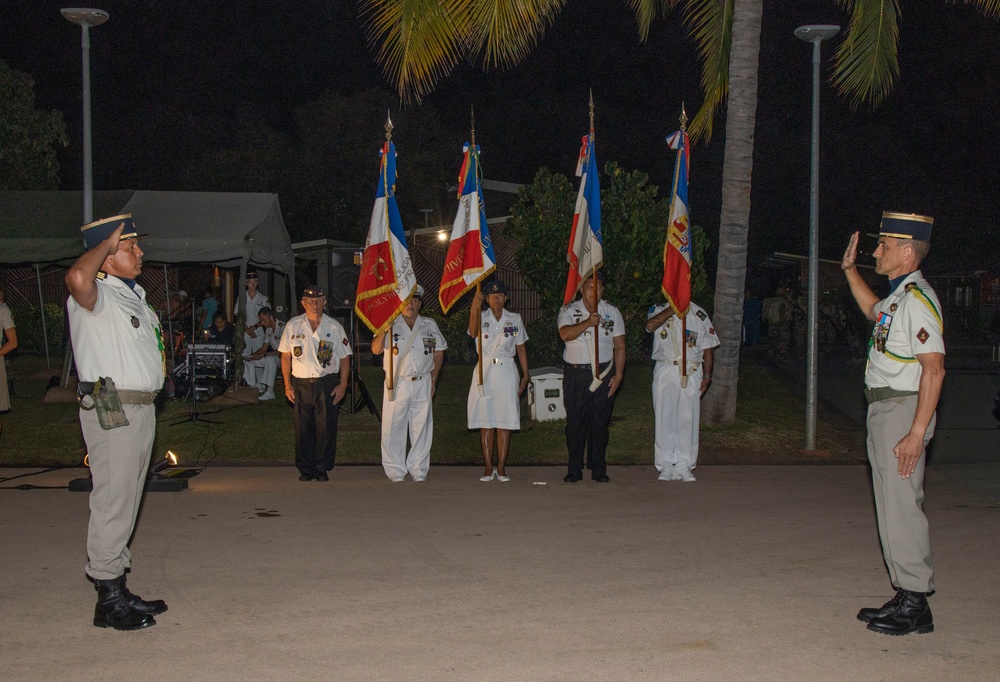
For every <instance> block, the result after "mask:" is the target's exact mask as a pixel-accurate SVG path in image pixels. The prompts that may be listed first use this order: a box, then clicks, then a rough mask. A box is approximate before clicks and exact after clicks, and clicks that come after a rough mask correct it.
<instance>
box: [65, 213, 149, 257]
mask: <svg viewBox="0 0 1000 682" xmlns="http://www.w3.org/2000/svg"><path fill="white" fill-rule="evenodd" d="M123 224H124V227H122V236H121V238H122V239H138V238H140V237H145V236H146V235H144V234H139V233H138V232H136V229H135V222H134V221H133V220H132V214H131V213H123V214H121V215H116V216H112V217H110V218H102V219H101V220H95V221H94V222H92V223H87V224H86V225H84V226H83V227H81V228H80V232H82V233H83V247H84V248H85V249H87V250H88V251H89V250H90V249H92V248H94V247H95V246H97V245H98V244H100V243H101V242H103V241H104V240H105V239H107V238H108V237H110V236H111V233H112V232H114V231H115V230H117V229H118V226H119V225H123Z"/></svg>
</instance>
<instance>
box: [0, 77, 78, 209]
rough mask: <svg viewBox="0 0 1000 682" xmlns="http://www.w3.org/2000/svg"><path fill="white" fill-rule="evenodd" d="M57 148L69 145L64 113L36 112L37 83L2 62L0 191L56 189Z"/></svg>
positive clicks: (57, 171)
mask: <svg viewBox="0 0 1000 682" xmlns="http://www.w3.org/2000/svg"><path fill="white" fill-rule="evenodd" d="M57 144H59V145H62V146H63V147H65V146H66V145H67V144H68V142H67V140H66V124H65V123H64V122H63V118H62V113H61V112H59V111H55V110H53V111H41V110H39V109H36V108H35V81H34V79H32V77H31V76H29V75H28V74H26V73H23V72H21V71H16V70H14V69H12V68H10V66H8V65H7V63H6V62H5V61H3V60H2V59H0V190H46V189H57V188H58V187H59V161H58V159H57V158H56V150H55V146H56V145H57Z"/></svg>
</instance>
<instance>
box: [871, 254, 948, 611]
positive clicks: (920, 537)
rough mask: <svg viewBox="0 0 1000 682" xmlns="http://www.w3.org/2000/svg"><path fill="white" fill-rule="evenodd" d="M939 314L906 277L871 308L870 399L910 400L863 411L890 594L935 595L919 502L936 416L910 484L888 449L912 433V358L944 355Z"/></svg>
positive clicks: (931, 297) (920, 286) (928, 295)
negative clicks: (899, 590)
mask: <svg viewBox="0 0 1000 682" xmlns="http://www.w3.org/2000/svg"><path fill="white" fill-rule="evenodd" d="M940 311H941V303H940V302H939V301H938V298H937V294H935V293H934V290H933V289H932V288H931V286H930V284H928V283H927V280H925V279H924V277H923V275H922V274H921V273H920V271H919V270H918V271H916V272H912V273H910V274H909V275H907V276H906V277H905V278H904V279H903V280H902V281H901V282H900V283H899V284H898V285H897V286H896V288H895V289H894V290H893V291H892V293H890V294H889V296H888V297H886V298H884V299H883V300H881V301H879V302H878V303H876V304H875V316H876V319H875V327H874V328H873V331H872V345H871V347H870V348H869V351H868V366H867V368H866V369H865V386H866V387H867V388H868V390H869V391H872V389H875V390H881V391H884V390H886V389H889V390H892V391H898V392H902V393H909V394H910V395H901V396H897V397H889V396H886V397H884V398H883V397H881V396H872V397H874V398H875V400H874V401H872V402H870V404H869V405H868V459H869V461H870V462H871V465H872V488H873V490H874V492H875V510H876V512H877V516H878V527H879V537H880V538H881V540H882V552H883V556H884V558H885V563H886V566H887V567H888V568H889V577H890V578H891V579H892V584H893V585H894V586H895V587H897V588H902V589H904V590H910V591H913V592H931V591H933V590H934V566H933V563H932V561H931V545H930V531H929V528H928V525H927V517H926V516H925V515H924V510H923V499H924V465H925V464H926V460H927V457H926V447H927V443H928V442H929V441H930V439H931V438H932V437H933V436H934V426H935V422H936V420H937V415H936V414H935V416H934V417H932V418H931V421H930V424H929V425H928V427H927V432H926V433H925V434H924V448H925V451H924V452H923V453H922V454H921V456H920V459H919V460H917V465H916V468H915V469H914V470H913V473H912V474H910V477H909V478H906V479H904V478H901V477H900V475H899V470H898V461H897V459H896V456H895V454H894V453H893V448H895V447H896V444H897V443H899V441H900V440H902V438H903V437H904V436H905V435H906V434H907V433H908V432H909V430H910V427H911V426H912V425H913V417H914V414H915V413H916V409H917V395H916V393H917V390H918V388H919V386H920V374H921V367H920V363H919V362H918V361H917V358H916V356H917V355H920V354H923V353H942V354H943V353H944V338H943V331H944V327H943V322H942V319H941V312H940ZM883 339H884V350H883V347H882V340H883ZM872 397H870V398H869V399H870V400H871V398H872Z"/></svg>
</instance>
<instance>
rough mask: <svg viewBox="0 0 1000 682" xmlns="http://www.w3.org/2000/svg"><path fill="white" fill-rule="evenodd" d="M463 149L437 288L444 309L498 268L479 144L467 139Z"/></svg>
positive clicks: (447, 308)
mask: <svg viewBox="0 0 1000 682" xmlns="http://www.w3.org/2000/svg"><path fill="white" fill-rule="evenodd" d="M462 149H463V151H464V153H465V158H464V159H463V161H462V169H461V170H460V171H459V173H458V202H459V203H458V213H456V214H455V224H454V225H453V226H452V228H451V241H450V242H449V243H448V255H447V256H446V257H445V259H444V272H443V273H442V274H441V287H440V288H439V289H438V300H439V301H441V311H442V312H445V313H446V312H448V310H449V309H450V308H451V307H452V306H453V305H455V301H457V300H458V299H459V298H461V296H462V294H464V293H465V292H466V291H468V290H469V289H471V288H472V287H474V286H476V283H477V282H479V281H480V280H482V279H483V278H484V277H486V276H487V275H488V274H490V273H491V272H493V270H495V269H496V257H495V256H494V255H493V242H492V240H491V239H490V228H489V227H488V226H487V225H486V205H485V203H484V202H483V188H482V178H481V177H480V168H479V146H478V145H477V146H476V148H475V149H472V148H471V146H470V145H469V143H468V142H466V143H465V145H464V147H463V148H462Z"/></svg>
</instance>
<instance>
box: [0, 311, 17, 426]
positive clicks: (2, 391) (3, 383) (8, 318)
mask: <svg viewBox="0 0 1000 682" xmlns="http://www.w3.org/2000/svg"><path fill="white" fill-rule="evenodd" d="M14 327H15V325H14V316H13V315H11V314H10V308H9V307H7V304H6V303H0V337H3V332H4V331H5V330H7V329H13V328H14ZM3 341H4V339H3V338H0V344H2V343H3ZM9 409H10V394H9V392H8V390H7V356H6V355H4V356H0V412H4V411H6V410H9Z"/></svg>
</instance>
